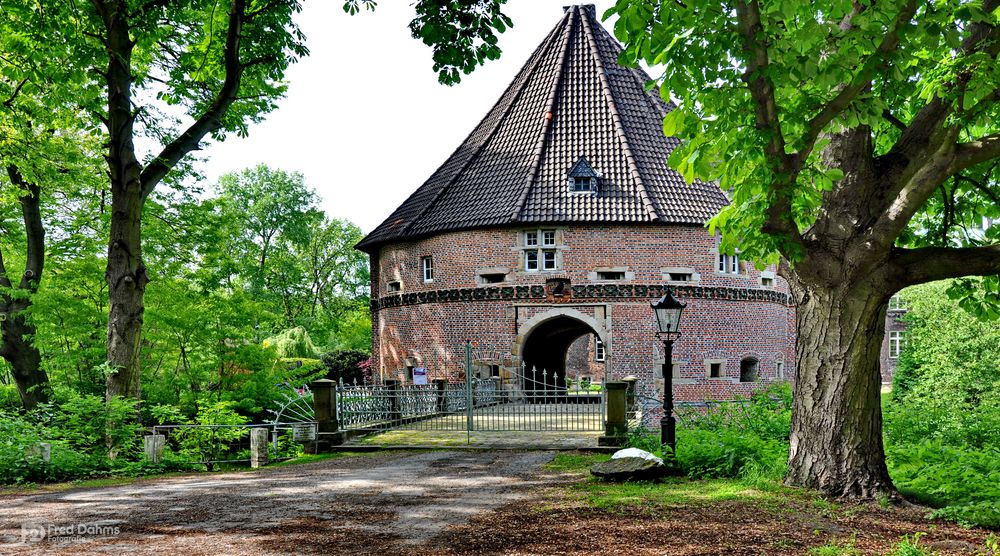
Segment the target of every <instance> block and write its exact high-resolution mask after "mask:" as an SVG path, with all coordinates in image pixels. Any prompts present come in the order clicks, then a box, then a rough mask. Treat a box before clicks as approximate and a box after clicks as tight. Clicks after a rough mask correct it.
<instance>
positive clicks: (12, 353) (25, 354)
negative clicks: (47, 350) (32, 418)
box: [0, 301, 49, 411]
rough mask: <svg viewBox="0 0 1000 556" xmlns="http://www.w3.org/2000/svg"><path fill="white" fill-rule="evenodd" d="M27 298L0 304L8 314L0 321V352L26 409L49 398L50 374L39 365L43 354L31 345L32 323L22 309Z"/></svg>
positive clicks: (0, 308) (34, 406)
mask: <svg viewBox="0 0 1000 556" xmlns="http://www.w3.org/2000/svg"><path fill="white" fill-rule="evenodd" d="M29 306H30V302H28V301H24V302H18V303H13V304H9V305H0V311H2V312H4V313H6V314H7V315H8V316H7V318H6V319H5V320H4V321H3V322H0V332H2V336H3V343H2V344H0V356H2V357H3V358H4V359H5V360H6V361H7V362H8V363H10V366H11V369H12V371H13V372H12V374H13V375H14V382H15V383H17V392H18V394H20V395H21V403H22V404H23V405H24V408H25V409H27V410H29V411H30V410H32V409H35V408H36V407H37V406H38V404H41V403H46V402H48V401H49V377H48V375H47V374H46V373H45V370H44V369H42V355H41V354H40V353H39V352H38V348H36V347H35V345H34V342H33V340H34V338H35V326H34V325H33V324H31V323H30V322H28V321H27V319H26V318H25V313H24V311H25V310H26V309H27V308H28V307H29Z"/></svg>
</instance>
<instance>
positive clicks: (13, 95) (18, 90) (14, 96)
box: [3, 77, 28, 108]
mask: <svg viewBox="0 0 1000 556" xmlns="http://www.w3.org/2000/svg"><path fill="white" fill-rule="evenodd" d="M27 82H28V78H27V77H25V78H24V79H22V80H21V82H20V83H18V84H17V87H14V92H13V93H11V95H10V98H8V99H7V100H5V101H3V105H4V106H5V107H7V108H10V106H11V105H12V104H14V101H15V100H16V99H17V95H18V94H20V93H21V89H22V88H23V87H24V85H25V84H26V83H27Z"/></svg>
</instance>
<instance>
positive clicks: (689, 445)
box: [677, 428, 788, 479]
mask: <svg viewBox="0 0 1000 556" xmlns="http://www.w3.org/2000/svg"><path fill="white" fill-rule="evenodd" d="M787 458H788V444H786V443H782V442H780V441H777V440H769V439H764V438H761V437H759V436H756V435H753V434H746V433H742V432H739V431H736V430H703V429H683V428H682V429H680V430H678V431H677V462H678V463H679V464H680V466H681V469H683V470H684V473H685V474H687V476H688V477H691V478H694V479H707V478H714V477H740V476H741V475H742V474H743V473H744V472H745V470H748V469H753V470H754V473H755V474H756V475H758V476H759V475H766V476H768V477H773V478H776V479H780V478H781V477H782V476H784V472H785V465H786V460H787Z"/></svg>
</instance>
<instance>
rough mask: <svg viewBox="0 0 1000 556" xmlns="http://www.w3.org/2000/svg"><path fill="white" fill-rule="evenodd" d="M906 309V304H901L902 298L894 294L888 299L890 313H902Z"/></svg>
mask: <svg viewBox="0 0 1000 556" xmlns="http://www.w3.org/2000/svg"><path fill="white" fill-rule="evenodd" d="M904 309H906V304H905V303H903V298H902V297H899V294H896V295H894V296H892V297H890V298H889V310H890V311H902V310H904Z"/></svg>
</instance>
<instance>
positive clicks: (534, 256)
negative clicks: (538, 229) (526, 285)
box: [524, 251, 538, 271]
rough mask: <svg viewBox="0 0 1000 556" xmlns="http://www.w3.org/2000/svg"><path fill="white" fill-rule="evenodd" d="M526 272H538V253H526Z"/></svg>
mask: <svg viewBox="0 0 1000 556" xmlns="http://www.w3.org/2000/svg"><path fill="white" fill-rule="evenodd" d="M524 270H528V271H535V270H538V251H525V252H524Z"/></svg>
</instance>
